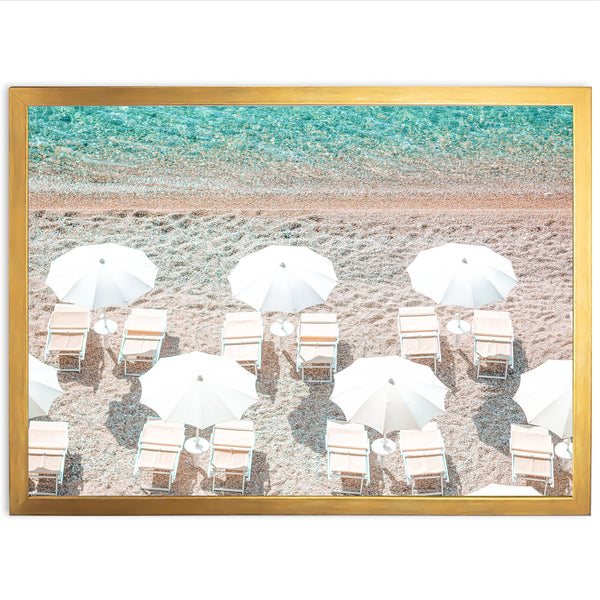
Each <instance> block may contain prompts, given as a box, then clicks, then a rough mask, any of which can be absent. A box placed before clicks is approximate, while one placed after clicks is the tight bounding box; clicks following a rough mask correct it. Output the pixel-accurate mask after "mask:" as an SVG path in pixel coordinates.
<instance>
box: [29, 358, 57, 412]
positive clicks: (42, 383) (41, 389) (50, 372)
mask: <svg viewBox="0 0 600 600" xmlns="http://www.w3.org/2000/svg"><path fill="white" fill-rule="evenodd" d="M62 393H63V391H62V389H61V387H60V384H59V383H58V375H57V369H55V368H54V367H51V366H50V365H47V364H45V363H43V362H42V361H41V360H38V359H37V358H35V356H31V354H30V355H29V418H30V419H33V418H35V417H43V416H45V415H47V414H48V411H49V410H50V405H51V404H52V402H54V400H55V399H56V398H57V397H58V396H60V395H61V394H62Z"/></svg>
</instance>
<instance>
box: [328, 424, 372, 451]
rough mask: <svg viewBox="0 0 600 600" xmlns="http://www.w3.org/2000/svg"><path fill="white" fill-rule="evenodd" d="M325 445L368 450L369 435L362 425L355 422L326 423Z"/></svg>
mask: <svg viewBox="0 0 600 600" xmlns="http://www.w3.org/2000/svg"><path fill="white" fill-rule="evenodd" d="M326 441H327V447H328V448H336V449H337V448H346V449H355V450H368V449H369V437H368V436H367V432H366V431H365V428H364V426H362V425H358V427H357V424H355V423H348V426H346V427H344V423H342V424H341V426H340V425H337V424H336V425H334V426H330V425H329V424H328V425H327V438H326Z"/></svg>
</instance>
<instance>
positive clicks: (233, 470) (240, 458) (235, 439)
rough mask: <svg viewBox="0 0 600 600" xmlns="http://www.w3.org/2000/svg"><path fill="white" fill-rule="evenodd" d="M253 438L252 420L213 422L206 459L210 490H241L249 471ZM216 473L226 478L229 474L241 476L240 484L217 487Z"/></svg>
mask: <svg viewBox="0 0 600 600" xmlns="http://www.w3.org/2000/svg"><path fill="white" fill-rule="evenodd" d="M254 441H255V437H254V424H253V423H252V421H231V422H227V423H219V424H218V425H215V426H214V428H213V432H212V435H211V438H210V458H209V461H208V476H209V477H212V480H213V481H212V489H213V492H216V491H220V492H238V493H241V494H243V493H244V490H245V486H246V481H247V480H248V479H250V475H251V472H252V452H253V450H254ZM217 475H223V476H225V481H227V477H229V476H232V477H241V478H242V485H241V487H239V488H231V487H218V486H217V485H216V482H215V479H216V476H217Z"/></svg>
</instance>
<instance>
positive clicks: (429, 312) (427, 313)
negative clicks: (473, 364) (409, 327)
mask: <svg viewBox="0 0 600 600" xmlns="http://www.w3.org/2000/svg"><path fill="white" fill-rule="evenodd" d="M406 309H408V311H410V312H408V313H407V314H402V311H403V310H406ZM411 309H412V310H411ZM413 310H414V312H413ZM418 311H422V312H418ZM402 317H405V318H406V317H435V320H436V325H437V329H436V330H435V331H425V330H423V331H403V330H402V327H401V325H400V319H401V318H402ZM398 335H399V336H400V354H401V356H402V358H405V359H406V360H411V359H412V358H417V359H422V358H425V359H427V358H432V359H433V372H434V373H437V363H438V362H439V363H440V364H441V362H442V351H441V344H440V323H439V321H438V318H437V315H436V313H435V309H434V308H433V307H429V306H415V307H400V308H399V309H398ZM415 338H417V339H423V338H433V339H435V340H436V341H437V347H438V351H437V352H436V353H434V354H430V353H426V354H422V353H418V354H408V353H407V352H406V348H405V343H406V340H409V339H415Z"/></svg>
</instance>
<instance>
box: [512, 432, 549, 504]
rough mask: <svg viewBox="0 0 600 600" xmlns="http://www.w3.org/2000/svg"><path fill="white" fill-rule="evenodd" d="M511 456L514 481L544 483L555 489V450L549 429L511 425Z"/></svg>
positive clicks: (545, 487) (545, 488)
mask: <svg viewBox="0 0 600 600" xmlns="http://www.w3.org/2000/svg"><path fill="white" fill-rule="evenodd" d="M510 455H511V460H512V479H513V481H515V482H516V481H517V480H518V479H519V478H522V479H525V480H526V481H537V482H541V483H544V495H545V494H546V490H547V489H548V484H550V485H551V486H552V487H554V448H553V447H552V438H551V437H550V434H549V433H548V430H547V429H544V428H543V427H536V426H531V425H511V427H510Z"/></svg>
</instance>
